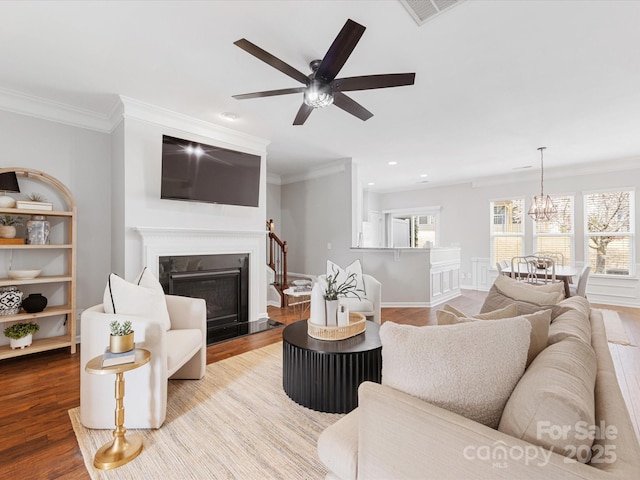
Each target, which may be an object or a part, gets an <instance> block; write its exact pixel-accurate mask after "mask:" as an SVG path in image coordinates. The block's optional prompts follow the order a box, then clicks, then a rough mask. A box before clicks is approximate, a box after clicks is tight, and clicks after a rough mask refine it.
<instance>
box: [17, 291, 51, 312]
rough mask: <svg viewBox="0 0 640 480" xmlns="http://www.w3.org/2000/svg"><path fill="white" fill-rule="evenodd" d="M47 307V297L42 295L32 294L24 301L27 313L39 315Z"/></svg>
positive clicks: (23, 304) (23, 305) (23, 306)
mask: <svg viewBox="0 0 640 480" xmlns="http://www.w3.org/2000/svg"><path fill="white" fill-rule="evenodd" d="M46 306H47V297H45V296H43V295H42V294H41V293H32V294H31V295H29V296H28V297H27V298H25V299H24V300H23V301H22V308H24V311H25V312H27V313H38V312H41V311H43V310H44V309H45V307H46Z"/></svg>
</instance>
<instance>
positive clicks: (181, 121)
mask: <svg viewBox="0 0 640 480" xmlns="http://www.w3.org/2000/svg"><path fill="white" fill-rule="evenodd" d="M122 100H123V115H124V122H123V127H122V129H123V135H122V137H123V148H122V151H119V150H118V151H116V152H114V162H115V167H114V178H113V183H114V186H113V189H112V191H113V193H114V199H113V213H114V222H117V223H118V225H122V226H123V231H121V232H120V231H119V232H118V235H119V238H115V239H114V245H116V246H118V247H117V248H119V245H121V244H123V245H124V254H123V255H120V253H119V252H118V254H117V255H114V257H113V259H114V263H113V264H112V268H113V271H115V272H116V273H120V274H121V275H123V276H124V277H125V278H126V279H128V280H131V279H133V278H135V276H136V275H137V274H138V273H139V272H140V270H141V269H142V268H143V267H144V266H145V265H144V263H145V256H144V252H143V240H142V237H141V236H140V234H139V233H138V232H137V231H136V228H139V227H155V228H170V229H194V230H212V231H226V232H233V231H237V232H259V234H262V235H264V232H265V220H266V216H267V211H266V198H267V192H266V190H267V188H266V185H267V183H266V165H265V156H266V145H267V142H266V141H265V140H262V139H259V138H256V137H252V136H249V135H245V134H242V133H240V132H236V131H233V130H230V129H227V128H224V127H219V126H217V125H213V124H209V123H206V122H202V121H199V120H196V119H192V118H189V117H185V116H183V115H180V114H177V113H174V112H169V111H167V110H163V109H159V108H157V107H153V106H151V105H145V104H142V103H140V102H137V101H135V100H132V99H126V98H124V99H122ZM117 134H118V139H117V140H114V143H117V144H118V145H119V137H120V132H119V131H118V132H117ZM162 135H170V136H174V137H178V138H185V139H189V140H194V141H197V142H202V143H206V144H209V145H216V146H220V147H223V148H229V149H232V150H240V151H244V152H247V153H252V154H255V155H259V156H261V158H262V163H261V170H260V186H259V188H260V191H259V207H242V206H234V205H218V204H209V203H199V202H184V201H178V200H166V199H161V198H160V182H161V170H162V163H161V160H162ZM122 213H123V217H122V218H116V217H117V216H119V215H120V214H122ZM122 235H123V236H124V237H123V236H122ZM260 246H261V248H260V250H259V252H258V258H257V259H256V265H259V266H263V265H265V264H266V256H265V241H264V240H262V239H261V241H260ZM187 250H188V247H187V248H185V251H187ZM238 253H242V252H238ZM151 267H153V268H154V269H155V268H157V266H151ZM257 270H258V271H257V272H251V273H250V275H252V276H253V275H257V276H259V281H258V282H257V283H258V285H259V291H258V292H257V293H258V297H257V303H256V305H257V306H256V308H255V309H252V308H250V313H251V311H252V310H258V311H257V312H256V311H254V314H255V315H254V317H255V318H250V320H257V318H258V317H259V316H264V315H265V314H266V272H265V269H264V268H258V269H257ZM250 301H251V299H250Z"/></svg>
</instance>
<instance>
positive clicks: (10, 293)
mask: <svg viewBox="0 0 640 480" xmlns="http://www.w3.org/2000/svg"><path fill="white" fill-rule="evenodd" d="M21 304H22V292H21V291H20V290H18V287H14V286H8V287H0V315H15V314H16V313H18V312H19V311H20V305H21Z"/></svg>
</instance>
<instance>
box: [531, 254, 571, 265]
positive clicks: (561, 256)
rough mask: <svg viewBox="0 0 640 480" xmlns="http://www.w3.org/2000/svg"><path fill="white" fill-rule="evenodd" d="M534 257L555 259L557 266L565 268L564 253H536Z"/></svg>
mask: <svg viewBox="0 0 640 480" xmlns="http://www.w3.org/2000/svg"><path fill="white" fill-rule="evenodd" d="M533 255H534V256H536V257H547V258H553V261H554V262H555V264H556V266H562V267H564V254H563V253H562V252H535V253H534V254H533Z"/></svg>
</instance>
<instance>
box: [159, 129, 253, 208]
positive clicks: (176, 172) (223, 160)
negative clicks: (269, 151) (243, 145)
mask: <svg viewBox="0 0 640 480" xmlns="http://www.w3.org/2000/svg"><path fill="white" fill-rule="evenodd" d="M260 161H261V158H260V156H259V155H252V154H250V153H244V152H237V151H235V150H228V149H226V148H221V147H215V146H213V145H205V144H204V143H198V142H193V141H190V140H183V139H180V138H175V137H170V136H168V135H163V136H162V184H161V187H160V198H165V199H171V200H186V201H192V202H206V203H220V204H224V205H241V206H247V207H257V206H258V197H259V195H258V194H259V191H260Z"/></svg>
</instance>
